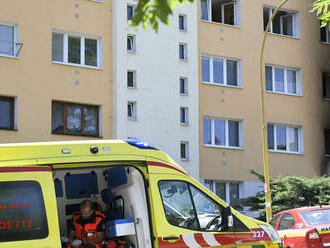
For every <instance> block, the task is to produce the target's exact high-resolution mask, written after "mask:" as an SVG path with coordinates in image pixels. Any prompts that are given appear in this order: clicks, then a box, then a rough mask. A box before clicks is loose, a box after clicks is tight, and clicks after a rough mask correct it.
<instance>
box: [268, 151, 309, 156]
mask: <svg viewBox="0 0 330 248" xmlns="http://www.w3.org/2000/svg"><path fill="white" fill-rule="evenodd" d="M268 152H272V153H282V154H291V155H305V153H303V152H289V151H276V150H268Z"/></svg>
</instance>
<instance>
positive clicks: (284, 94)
mask: <svg viewBox="0 0 330 248" xmlns="http://www.w3.org/2000/svg"><path fill="white" fill-rule="evenodd" d="M265 92H267V93H269V94H277V95H283V96H296V97H301V96H303V95H302V94H290V93H283V92H276V91H269V90H265Z"/></svg>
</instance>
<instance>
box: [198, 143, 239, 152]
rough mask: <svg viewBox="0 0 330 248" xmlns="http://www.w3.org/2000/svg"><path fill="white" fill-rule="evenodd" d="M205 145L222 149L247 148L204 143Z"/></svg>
mask: <svg viewBox="0 0 330 248" xmlns="http://www.w3.org/2000/svg"><path fill="white" fill-rule="evenodd" d="M204 146H205V147H210V148H220V149H229V150H239V151H243V150H245V148H244V147H234V146H217V145H207V144H204Z"/></svg>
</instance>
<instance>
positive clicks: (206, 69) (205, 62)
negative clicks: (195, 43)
mask: <svg viewBox="0 0 330 248" xmlns="http://www.w3.org/2000/svg"><path fill="white" fill-rule="evenodd" d="M202 80H203V82H210V58H208V57H202Z"/></svg>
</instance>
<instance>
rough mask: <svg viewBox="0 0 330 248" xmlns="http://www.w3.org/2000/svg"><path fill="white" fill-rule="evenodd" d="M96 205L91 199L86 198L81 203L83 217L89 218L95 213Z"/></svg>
mask: <svg viewBox="0 0 330 248" xmlns="http://www.w3.org/2000/svg"><path fill="white" fill-rule="evenodd" d="M94 211H95V207H94V204H93V202H91V201H90V200H84V201H83V202H82V203H81V204H80V215H81V217H82V218H83V219H89V218H91V216H92V215H93V214H94Z"/></svg>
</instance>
